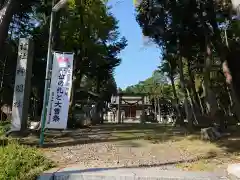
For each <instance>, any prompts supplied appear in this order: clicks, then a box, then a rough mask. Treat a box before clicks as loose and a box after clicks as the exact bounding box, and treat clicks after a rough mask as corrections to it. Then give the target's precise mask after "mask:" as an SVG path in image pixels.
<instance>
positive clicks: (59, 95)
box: [45, 53, 74, 129]
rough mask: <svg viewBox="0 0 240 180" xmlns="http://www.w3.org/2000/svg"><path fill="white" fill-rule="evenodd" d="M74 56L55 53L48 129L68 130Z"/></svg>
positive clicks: (48, 110) (46, 125) (48, 108)
mask: <svg viewBox="0 0 240 180" xmlns="http://www.w3.org/2000/svg"><path fill="white" fill-rule="evenodd" d="M73 56H74V55H73V54H68V53H54V54H53V68H52V78H51V85H50V94H49V101H48V107H47V118H46V124H45V128H46V129H66V127H67V121H68V109H69V102H70V95H71V87H72V71H73Z"/></svg>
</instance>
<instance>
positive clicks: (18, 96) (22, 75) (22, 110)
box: [11, 38, 33, 131]
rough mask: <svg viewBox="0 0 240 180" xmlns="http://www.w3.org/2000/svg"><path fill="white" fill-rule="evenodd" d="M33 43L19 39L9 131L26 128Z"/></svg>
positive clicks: (26, 39)
mask: <svg viewBox="0 0 240 180" xmlns="http://www.w3.org/2000/svg"><path fill="white" fill-rule="evenodd" d="M32 59H33V43H32V41H31V40H30V39H28V38H20V40H19V47H18V59H17V67H16V77H15V86H14V95H13V104H12V126H11V131H20V130H25V129H26V128H27V119H28V107H29V96H30V92H31V77H32Z"/></svg>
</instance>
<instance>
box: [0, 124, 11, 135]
mask: <svg viewBox="0 0 240 180" xmlns="http://www.w3.org/2000/svg"><path fill="white" fill-rule="evenodd" d="M10 127H11V124H10V121H9V120H7V121H3V122H0V136H2V135H4V134H5V133H6V132H7V131H8V130H10Z"/></svg>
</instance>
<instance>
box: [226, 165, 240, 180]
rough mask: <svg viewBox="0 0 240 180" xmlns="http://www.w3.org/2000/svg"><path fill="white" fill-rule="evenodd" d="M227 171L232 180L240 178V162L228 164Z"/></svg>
mask: <svg viewBox="0 0 240 180" xmlns="http://www.w3.org/2000/svg"><path fill="white" fill-rule="evenodd" d="M227 172H228V175H229V179H231V180H237V179H240V164H230V165H228V168H227Z"/></svg>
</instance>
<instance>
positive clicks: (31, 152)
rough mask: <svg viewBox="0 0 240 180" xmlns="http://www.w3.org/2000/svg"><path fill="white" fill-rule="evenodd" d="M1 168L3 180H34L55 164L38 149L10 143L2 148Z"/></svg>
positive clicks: (0, 172)
mask: <svg viewBox="0 0 240 180" xmlns="http://www.w3.org/2000/svg"><path fill="white" fill-rule="evenodd" d="M0 167H1V168H0V179H1V180H33V179H36V178H37V176H38V175H39V174H40V173H41V172H43V171H45V170H47V169H49V168H52V167H53V163H52V162H50V161H49V160H47V159H46V158H45V157H44V156H42V155H41V154H40V152H39V151H38V150H37V149H36V148H30V147H28V146H23V145H19V144H17V143H16V142H10V143H9V144H8V145H7V146H2V147H0Z"/></svg>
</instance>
